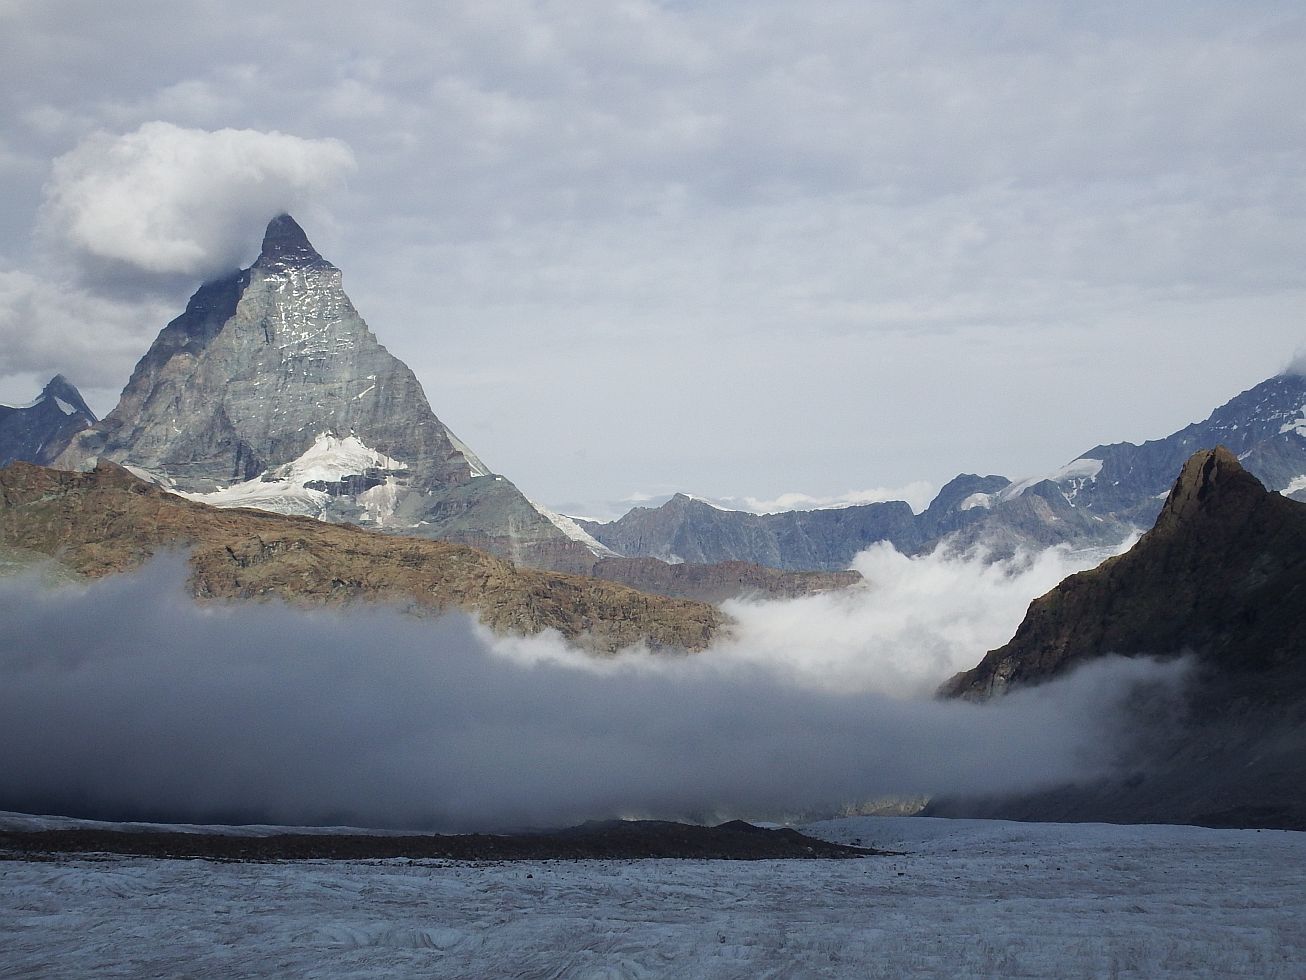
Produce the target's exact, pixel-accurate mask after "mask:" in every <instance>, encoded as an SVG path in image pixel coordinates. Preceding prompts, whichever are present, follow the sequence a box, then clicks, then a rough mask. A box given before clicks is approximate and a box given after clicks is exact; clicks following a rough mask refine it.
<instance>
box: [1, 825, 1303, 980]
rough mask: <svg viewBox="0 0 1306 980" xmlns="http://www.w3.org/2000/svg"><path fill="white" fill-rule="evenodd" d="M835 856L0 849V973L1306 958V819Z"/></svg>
mask: <svg viewBox="0 0 1306 980" xmlns="http://www.w3.org/2000/svg"><path fill="white" fill-rule="evenodd" d="M809 829H810V830H811V831H812V832H814V833H816V834H818V835H819V836H823V837H828V838H830V839H833V840H843V841H851V840H854V839H860V840H862V841H863V842H865V843H867V844H871V843H874V844H876V845H878V846H881V847H891V848H900V849H903V850H909V851H910V852H911V853H909V854H905V855H903V856H901V857H888V858H870V859H866V860H860V861H846V862H810V863H809V862H797V861H793V862H783V861H779V862H777V861H767V862H705V861H630V862H619V861H585V862H530V863H519V864H459V863H451V862H442V861H420V862H417V861H414V862H409V861H403V860H396V861H375V862H350V863H345V864H338V863H330V862H321V861H318V862H296V863H283V864H261V865H259V864H219V863H213V862H207V861H154V860H148V859H138V858H117V857H101V858H95V857H87V858H77V859H59V860H55V861H48V862H46V861H4V862H0V973H3V974H4V975H5V976H7V977H39V976H54V975H58V976H88V975H92V974H93V975H95V976H107V977H138V976H150V975H166V976H214V975H222V976H290V975H294V976H305V977H327V976H330V977H385V976H404V975H408V976H411V975H429V976H441V977H478V978H479V977H490V976H503V977H659V976H668V977H670V976H675V977H713V978H716V977H721V978H725V977H739V978H745V977H748V978H752V977H777V978H778V977H805V976H821V977H843V976H848V977H912V976H916V977H950V978H964V977H1126V978H1139V980H1143V978H1148V980H1153V978H1165V977H1176V978H1177V977H1185V978H1188V977H1257V978H1264V980H1270V978H1280V977H1282V978H1290V977H1291V978H1299V977H1301V976H1303V975H1304V974H1306V871H1303V868H1306V860H1303V859H1304V858H1306V834H1300V833H1287V832H1271V831H1264V832H1261V833H1257V832H1256V831H1216V830H1202V829H1197V828H1189V827H1115V826H1106V825H1066V824H1043V825H1033V824H1014V823H1004V822H999V821H944V820H929V819H924V818H852V819H847V820H838V821H830V822H827V823H822V824H818V825H815V826H814V827H811V828H809Z"/></svg>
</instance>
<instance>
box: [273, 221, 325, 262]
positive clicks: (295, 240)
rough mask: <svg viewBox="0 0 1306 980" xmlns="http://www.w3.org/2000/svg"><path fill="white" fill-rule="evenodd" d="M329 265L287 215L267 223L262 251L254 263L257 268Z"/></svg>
mask: <svg viewBox="0 0 1306 980" xmlns="http://www.w3.org/2000/svg"><path fill="white" fill-rule="evenodd" d="M318 264H321V265H330V263H329V262H327V260H326V259H324V258H322V256H321V255H320V254H319V253H318V250H317V249H315V248H314V247H313V245H312V243H311V242H310V241H309V240H308V236H307V235H306V234H304V229H303V228H301V227H300V226H299V222H297V221H296V220H295V219H294V218H292V217H291V216H290V215H288V214H279V215H277V216H276V217H275V218H273V219H272V220H271V221H269V222H268V227H267V231H265V232H264V233H263V249H262V251H261V252H260V253H259V257H258V261H257V262H256V263H255V265H256V266H258V267H259V268H269V267H276V266H296V265H318Z"/></svg>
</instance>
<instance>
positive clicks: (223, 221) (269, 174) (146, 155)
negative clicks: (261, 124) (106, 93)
mask: <svg viewBox="0 0 1306 980" xmlns="http://www.w3.org/2000/svg"><path fill="white" fill-rule="evenodd" d="M354 166H355V162H354V155H353V152H352V151H351V150H350V148H349V147H348V146H347V145H346V144H345V143H342V142H341V141H339V140H335V139H317V140H313V139H302V138H300V137H298V136H291V135H288V134H286V133H280V132H260V131H258V130H253V129H220V130H216V131H213V132H210V131H207V130H203V129H186V128H182V127H180V126H175V125H172V124H171V123H166V122H149V123H145V124H144V125H142V126H141V127H139V128H138V129H136V130H134V131H133V132H130V133H126V134H124V135H120V136H115V135H112V134H109V133H103V132H102V133H97V134H95V135H92V136H90V137H88V138H87V139H85V140H83V141H82V142H81V143H80V144H79V145H78V146H77V147H76V148H75V149H73V150H72V151H70V152H68V153H66V154H64V155H63V156H61V157H59V158H58V159H56V160H55V161H54V165H53V171H52V174H51V177H50V181H49V183H48V184H47V185H46V188H45V203H44V211H43V220H44V223H45V231H46V234H47V235H48V236H49V237H50V238H52V239H54V240H55V241H57V242H58V244H60V245H61V246H63V247H66V248H68V249H70V250H72V251H73V252H74V253H75V254H76V255H77V256H78V257H79V258H80V259H82V260H83V261H85V262H88V263H90V264H91V265H95V264H96V263H101V264H104V263H107V264H108V265H110V266H111V267H112V268H113V269H114V271H115V272H116V273H117V274H119V275H121V273H122V272H123V267H126V268H127V269H131V270H135V271H137V272H141V273H146V274H149V275H156V276H188V277H192V278H204V277H208V276H213V275H216V274H219V273H222V272H226V271H228V270H231V269H234V268H236V267H237V266H239V265H240V264H242V262H244V261H246V260H248V259H249V258H251V257H252V256H251V255H250V254H249V249H250V246H251V244H252V243H253V244H256V243H257V242H258V241H259V239H260V237H261V231H262V226H263V225H264V224H266V222H267V220H268V219H269V218H270V217H272V216H273V215H275V214H277V213H279V212H281V211H289V210H294V209H297V208H299V207H301V206H302V205H307V204H311V203H316V202H317V201H318V200H319V199H320V198H321V197H322V196H323V195H324V194H326V193H327V192H329V191H331V190H333V189H335V188H336V187H337V186H338V185H340V183H341V182H342V181H343V179H344V177H345V176H346V175H347V174H348V173H350V172H351V171H352V170H353V169H354Z"/></svg>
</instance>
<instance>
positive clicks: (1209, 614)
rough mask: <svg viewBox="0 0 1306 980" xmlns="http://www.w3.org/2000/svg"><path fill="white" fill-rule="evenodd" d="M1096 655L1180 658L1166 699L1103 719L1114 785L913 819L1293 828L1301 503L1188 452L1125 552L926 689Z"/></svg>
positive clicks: (1305, 620) (1030, 672)
mask: <svg viewBox="0 0 1306 980" xmlns="http://www.w3.org/2000/svg"><path fill="white" fill-rule="evenodd" d="M1109 655H1120V656H1156V657H1162V658H1168V657H1174V656H1179V655H1184V656H1186V657H1187V658H1188V661H1189V667H1188V670H1187V673H1186V675H1185V676H1184V679H1183V682H1182V684H1181V685H1180V686H1179V687H1178V688H1177V689H1170V690H1163V689H1156V690H1148V689H1137V690H1135V691H1134V692H1133V694H1132V696H1131V700H1130V703H1129V707H1128V708H1127V710H1126V711H1125V712H1124V714H1123V716H1122V717H1119V718H1110V719H1108V718H1104V719H1103V733H1102V735H1103V738H1104V739H1111V740H1115V741H1116V742H1117V743H1118V745H1119V756H1118V760H1117V762H1118V768H1117V774H1116V775H1114V776H1112V777H1110V778H1106V779H1098V780H1092V781H1086V782H1082V783H1077V784H1067V785H1063V786H1058V787H1054V788H1051V789H1049V790H1046V791H1044V792H1041V793H1034V794H1027V795H1023V796H1016V797H1012V796H1004V797H993V798H981V799H974V798H972V799H945V800H936V801H933V802H931V804H930V805H929V807H927V810H926V812H927V813H930V814H933V815H938V816H968V817H1001V818H1008V819H1025V820H1098V821H1122V822H1158V823H1197V824H1205V825H1211V826H1258V827H1260V826H1263V827H1284V828H1293V829H1303V830H1306V504H1302V503H1298V502H1296V501H1294V500H1289V499H1287V498H1285V497H1283V496H1281V495H1279V494H1277V493H1271V492H1269V491H1267V490H1266V489H1265V488H1264V487H1263V486H1262V485H1261V483H1260V482H1259V481H1258V480H1257V479H1256V478H1255V477H1253V476H1252V475H1251V474H1249V473H1248V472H1247V471H1246V470H1244V469H1243V468H1242V466H1240V465H1239V463H1238V460H1237V459H1236V458H1235V457H1234V455H1233V454H1232V453H1230V452H1229V451H1228V450H1226V449H1224V448H1217V449H1214V450H1209V451H1204V452H1199V453H1197V454H1196V455H1194V456H1193V457H1192V458H1191V459H1190V460H1189V461H1188V462H1187V463H1186V464H1185V465H1184V468H1183V471H1182V472H1181V474H1180V477H1179V479H1178V481H1177V482H1176V483H1175V485H1174V488H1173V489H1172V490H1171V492H1170V494H1169V496H1168V497H1167V499H1166V502H1165V505H1164V507H1163V508H1162V510H1161V514H1160V517H1159V518H1158V519H1157V522H1156V525H1155V526H1154V527H1153V528H1152V530H1151V531H1149V532H1148V533H1147V534H1146V535H1144V536H1143V538H1142V539H1141V540H1140V541H1139V542H1138V543H1137V545H1135V547H1134V548H1133V549H1132V550H1130V551H1129V552H1128V553H1126V554H1124V555H1120V556H1118V557H1116V558H1113V559H1110V560H1108V561H1107V562H1105V563H1103V564H1102V565H1101V566H1099V567H1098V568H1095V569H1092V570H1091V571H1087V572H1081V573H1079V574H1078V575H1073V576H1071V577H1070V578H1068V579H1066V580H1065V581H1064V582H1062V583H1061V584H1060V585H1058V586H1057V587H1056V588H1055V589H1053V590H1052V591H1051V592H1049V593H1048V594H1047V595H1045V596H1043V597H1042V598H1040V599H1037V600H1035V601H1034V602H1033V603H1032V604H1031V605H1030V608H1029V612H1028V614H1027V615H1026V617H1025V620H1024V622H1023V623H1021V625H1020V627H1019V629H1018V630H1017V631H1016V634H1015V636H1014V637H1013V638H1012V640H1011V642H1009V643H1008V644H1006V645H1005V646H1003V647H1001V648H999V649H997V650H994V651H992V652H990V653H989V654H988V655H987V656H985V657H984V659H983V660H982V661H981V662H980V663H979V665H978V666H976V667H975V668H974V669H972V670H969V671H965V672H964V673H961V674H958V675H957V676H956V677H954V678H952V679H951V680H950V681H949V682H948V683H947V684H946V685H944V688H943V689H942V691H941V692H940V693H941V694H943V695H945V696H950V697H961V698H968V699H972V700H977V701H983V700H986V699H989V698H993V697H995V696H1000V695H1001V694H1003V693H1004V692H1006V691H1008V690H1012V689H1014V688H1020V687H1029V686H1034V685H1038V684H1041V683H1044V682H1047V681H1050V680H1053V679H1056V678H1058V677H1061V676H1063V675H1065V674H1067V673H1068V672H1070V671H1071V670H1073V669H1074V668H1075V667H1077V666H1078V665H1080V664H1083V663H1086V662H1088V661H1090V660H1094V659H1097V658H1100V657H1104V656H1109Z"/></svg>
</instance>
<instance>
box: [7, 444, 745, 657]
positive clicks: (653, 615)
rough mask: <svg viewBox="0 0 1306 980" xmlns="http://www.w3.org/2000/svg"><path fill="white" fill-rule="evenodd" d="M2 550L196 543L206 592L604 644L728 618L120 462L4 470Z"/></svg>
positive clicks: (89, 567)
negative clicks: (161, 478) (250, 506)
mask: <svg viewBox="0 0 1306 980" xmlns="http://www.w3.org/2000/svg"><path fill="white" fill-rule="evenodd" d="M0 549H4V550H7V551H8V552H9V553H10V554H28V555H31V554H39V555H44V556H48V557H49V558H52V559H55V560H57V561H58V562H60V563H61V564H62V565H64V566H65V567H67V568H69V569H71V570H73V571H75V572H77V573H79V574H81V575H83V576H87V577H91V578H98V577H100V576H103V575H108V574H112V573H116V572H123V571H128V570H131V569H134V568H138V567H139V566H140V565H141V564H143V563H144V562H145V561H146V560H148V559H149V558H150V557H151V556H153V555H155V554H157V553H159V552H161V551H166V550H187V551H188V552H189V559H188V561H189V567H190V569H191V574H190V581H189V588H190V590H191V591H192V592H193V593H194V594H195V596H196V597H197V598H200V599H207V600H211V599H267V598H276V599H281V600H284V601H287V602H291V603H298V604H306V605H326V606H340V605H347V604H349V603H354V602H383V603H388V604H392V605H396V606H398V607H400V608H404V609H407V610H408V611H410V612H416V613H432V614H434V613H439V612H443V611H446V610H450V609H461V610H464V611H466V612H470V613H473V614H475V615H477V616H479V617H480V618H481V620H482V621H483V622H485V623H486V625H487V626H489V627H490V628H492V629H494V630H496V631H498V632H503V633H516V634H524V635H529V634H534V633H538V632H540V631H542V630H545V629H556V630H557V631H558V632H559V633H561V634H562V635H563V636H564V637H566V638H568V639H570V640H572V641H574V642H576V643H579V644H580V645H582V646H585V647H587V648H589V649H592V650H596V651H599V652H611V651H614V650H617V649H620V648H622V647H627V646H631V645H634V644H644V645H646V646H648V647H649V648H651V649H654V650H658V649H672V650H698V649H702V648H704V647H705V646H707V644H708V643H709V642H710V641H711V639H712V638H713V637H714V636H716V635H717V634H718V633H719V631H720V630H721V629H722V628H723V627H724V625H725V623H726V619H725V617H724V616H723V614H722V613H721V612H720V611H719V610H717V609H716V608H715V607H713V606H711V605H708V604H705V603H700V602H693V601H690V600H686V599H675V598H667V597H663V596H656V595H648V594H645V593H642V592H638V591H636V590H634V589H631V588H628V587H625V586H621V585H618V584H614V583H610V582H603V581H599V580H597V579H593V578H586V577H582V576H577V575H567V574H563V573H559V572H545V571H536V570H532V569H523V568H518V567H516V566H514V565H513V564H512V563H510V562H507V561H504V560H502V559H498V558H495V557H493V556H491V555H488V554H486V553H485V552H483V551H479V550H477V549H475V548H470V547H467V546H466V545H460V544H453V543H449V542H443V541H431V540H424V539H420V538H412V537H408V538H398V537H394V536H391V535H385V534H379V533H377V532H374V531H368V530H364V529H362V528H358V527H353V526H349V525H343V524H330V523H325V522H322V521H318V520H315V519H313V518H306V517H299V516H289V515H281V514H273V513H268V512H264V511H257V510H247V509H240V508H228V509H220V508H216V507H211V506H209V505H207V504H201V503H197V502H194V501H190V500H186V499H184V498H182V497H180V496H177V495H176V494H174V493H170V492H168V491H165V490H164V489H162V488H161V487H159V486H157V485H155V484H152V483H149V482H146V481H144V480H141V479H139V478H137V477H136V476H134V475H133V474H131V473H130V472H128V471H127V470H126V469H124V468H122V467H119V466H117V465H116V464H113V463H110V462H108V461H101V462H100V463H98V464H97V465H96V467H95V469H94V470H92V471H90V472H84V473H73V472H68V471H63V470H53V469H48V468H44V467H40V466H34V465H31V464H27V463H14V464H11V465H10V466H8V467H6V468H4V469H0Z"/></svg>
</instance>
